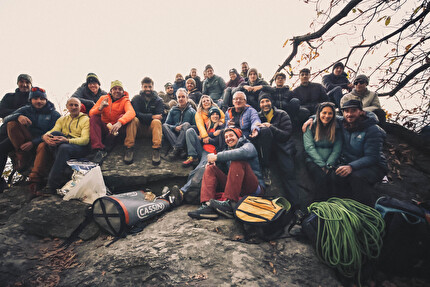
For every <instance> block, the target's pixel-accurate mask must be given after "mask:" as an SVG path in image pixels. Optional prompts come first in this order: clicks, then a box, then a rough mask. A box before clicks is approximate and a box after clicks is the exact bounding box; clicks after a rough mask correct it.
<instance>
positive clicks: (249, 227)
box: [234, 195, 293, 241]
mask: <svg viewBox="0 0 430 287" xmlns="http://www.w3.org/2000/svg"><path fill="white" fill-rule="evenodd" d="M234 215H235V216H236V218H237V219H238V220H239V221H240V222H241V223H242V224H243V226H244V229H245V240H248V238H249V237H250V234H252V233H254V234H255V235H256V236H258V237H259V238H261V239H263V240H265V241H270V240H274V239H277V238H279V237H281V236H282V235H283V234H284V229H285V226H286V225H287V224H288V223H290V222H291V220H292V218H293V213H292V211H291V204H290V203H289V202H288V201H287V200H286V199H285V198H283V197H279V198H276V199H273V200H272V199H270V198H263V197H258V196H250V195H248V196H245V197H243V198H242V199H241V200H240V201H239V202H238V203H237V205H236V208H235V211H234Z"/></svg>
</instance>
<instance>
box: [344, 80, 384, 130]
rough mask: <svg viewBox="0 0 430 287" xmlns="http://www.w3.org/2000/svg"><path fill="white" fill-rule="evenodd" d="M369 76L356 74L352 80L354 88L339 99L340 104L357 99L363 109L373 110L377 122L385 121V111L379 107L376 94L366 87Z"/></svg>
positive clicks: (382, 122)
mask: <svg viewBox="0 0 430 287" xmlns="http://www.w3.org/2000/svg"><path fill="white" fill-rule="evenodd" d="M367 85H369V78H368V77H367V76H366V75H358V76H357V77H356V78H355V80H354V89H353V90H352V92H351V93H349V94H346V95H345V96H343V97H342V99H341V100H340V104H341V106H342V105H343V104H344V103H346V102H347V101H349V100H359V101H361V103H362V104H363V110H364V111H366V112H373V113H374V114H376V116H377V117H378V120H379V124H380V125H381V124H384V123H385V122H386V114H385V111H384V110H383V109H382V108H381V103H380V102H379V98H378V94H377V93H376V92H371V91H369V90H368V89H367Z"/></svg>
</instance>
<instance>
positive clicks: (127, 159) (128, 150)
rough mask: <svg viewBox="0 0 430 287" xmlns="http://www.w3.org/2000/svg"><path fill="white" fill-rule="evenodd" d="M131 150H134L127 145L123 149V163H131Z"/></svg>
mask: <svg viewBox="0 0 430 287" xmlns="http://www.w3.org/2000/svg"><path fill="white" fill-rule="evenodd" d="M133 152H134V148H133V147H128V148H126V149H125V154H124V163H125V164H132V163H133Z"/></svg>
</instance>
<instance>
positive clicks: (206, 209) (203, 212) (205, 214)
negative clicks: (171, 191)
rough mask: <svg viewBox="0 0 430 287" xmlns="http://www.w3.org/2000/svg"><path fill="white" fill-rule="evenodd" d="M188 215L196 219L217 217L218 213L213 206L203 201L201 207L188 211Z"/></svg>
mask: <svg viewBox="0 0 430 287" xmlns="http://www.w3.org/2000/svg"><path fill="white" fill-rule="evenodd" d="M188 216H189V217H191V218H195V219H217V218H218V214H217V213H216V212H215V210H213V208H212V207H210V206H209V205H207V204H206V203H203V204H202V206H200V207H199V209H197V210H195V211H190V212H188Z"/></svg>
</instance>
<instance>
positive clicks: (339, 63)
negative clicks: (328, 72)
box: [333, 62, 345, 71]
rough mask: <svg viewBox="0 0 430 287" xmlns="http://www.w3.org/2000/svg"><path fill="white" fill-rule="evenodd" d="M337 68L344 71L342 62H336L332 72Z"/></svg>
mask: <svg viewBox="0 0 430 287" xmlns="http://www.w3.org/2000/svg"><path fill="white" fill-rule="evenodd" d="M337 67H341V68H342V70H344V69H345V65H344V64H343V63H342V62H336V63H335V64H334V65H333V71H334V69H336V68H337Z"/></svg>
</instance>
